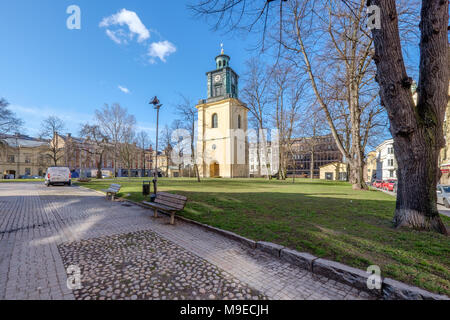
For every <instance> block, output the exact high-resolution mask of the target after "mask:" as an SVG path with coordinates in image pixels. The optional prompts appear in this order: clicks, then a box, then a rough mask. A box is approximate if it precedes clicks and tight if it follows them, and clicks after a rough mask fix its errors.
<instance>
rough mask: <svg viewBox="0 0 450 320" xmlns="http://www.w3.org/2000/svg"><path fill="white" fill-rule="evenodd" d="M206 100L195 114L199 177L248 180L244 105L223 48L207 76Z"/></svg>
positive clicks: (245, 107) (202, 101) (246, 110)
mask: <svg viewBox="0 0 450 320" xmlns="http://www.w3.org/2000/svg"><path fill="white" fill-rule="evenodd" d="M206 77H207V88H208V90H207V99H203V100H200V101H199V103H198V105H197V106H196V108H197V111H198V138H197V164H198V168H199V174H200V176H201V177H203V178H206V177H211V178H213V177H223V178H247V177H248V176H249V165H248V157H249V155H248V140H247V137H246V132H247V122H248V119H247V113H248V108H247V106H246V104H245V103H243V102H242V101H240V100H239V95H238V93H239V88H238V83H239V76H238V75H237V73H236V72H234V70H233V69H232V68H231V67H230V57H229V56H227V55H226V54H224V50H223V46H222V51H221V53H220V55H218V56H217V57H216V69H215V70H213V71H209V72H207V73H206Z"/></svg>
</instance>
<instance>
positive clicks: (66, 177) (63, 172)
mask: <svg viewBox="0 0 450 320" xmlns="http://www.w3.org/2000/svg"><path fill="white" fill-rule="evenodd" d="M53 184H67V185H69V186H70V185H72V174H71V173H70V169H69V168H67V167H50V168H48V169H47V173H46V174H45V185H46V186H47V187H49V186H50V185H53Z"/></svg>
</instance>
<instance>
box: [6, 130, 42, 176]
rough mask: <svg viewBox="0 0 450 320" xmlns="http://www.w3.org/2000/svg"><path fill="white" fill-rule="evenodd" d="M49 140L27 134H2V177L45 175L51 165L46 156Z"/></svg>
mask: <svg viewBox="0 0 450 320" xmlns="http://www.w3.org/2000/svg"><path fill="white" fill-rule="evenodd" d="M48 145H49V142H48V141H45V140H42V139H36V138H32V137H29V136H25V135H20V134H15V135H2V136H0V179H18V178H19V177H21V176H39V177H42V176H44V174H45V172H46V170H47V167H48V166H49V165H50V161H49V158H48V157H46V156H45V153H46V151H47V148H48Z"/></svg>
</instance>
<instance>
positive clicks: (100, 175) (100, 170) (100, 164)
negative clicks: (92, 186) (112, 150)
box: [97, 154, 103, 179]
mask: <svg viewBox="0 0 450 320" xmlns="http://www.w3.org/2000/svg"><path fill="white" fill-rule="evenodd" d="M102 161H103V154H100V157H99V160H98V162H97V179H101V178H102Z"/></svg>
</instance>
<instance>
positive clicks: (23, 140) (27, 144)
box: [0, 135, 48, 148]
mask: <svg viewBox="0 0 450 320" xmlns="http://www.w3.org/2000/svg"><path fill="white" fill-rule="evenodd" d="M0 141H3V142H4V143H6V144H7V145H8V146H10V147H13V148H17V147H21V148H36V147H40V146H44V145H48V142H47V141H45V140H40V139H36V138H32V137H29V136H25V135H17V136H11V135H7V136H3V137H0Z"/></svg>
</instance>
